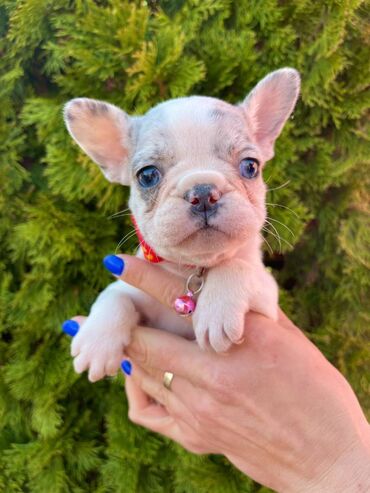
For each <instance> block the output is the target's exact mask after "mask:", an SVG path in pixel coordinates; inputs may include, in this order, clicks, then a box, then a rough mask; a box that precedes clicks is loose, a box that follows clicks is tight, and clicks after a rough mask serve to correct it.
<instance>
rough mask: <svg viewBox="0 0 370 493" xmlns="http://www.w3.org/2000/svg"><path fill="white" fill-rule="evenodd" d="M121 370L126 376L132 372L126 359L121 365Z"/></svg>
mask: <svg viewBox="0 0 370 493" xmlns="http://www.w3.org/2000/svg"><path fill="white" fill-rule="evenodd" d="M121 368H122V370H123V371H124V372H125V373H126V375H131V372H132V364H131V363H130V362H129V360H128V359H124V360H123V361H122V363H121Z"/></svg>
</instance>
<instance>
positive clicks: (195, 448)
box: [182, 440, 206, 455]
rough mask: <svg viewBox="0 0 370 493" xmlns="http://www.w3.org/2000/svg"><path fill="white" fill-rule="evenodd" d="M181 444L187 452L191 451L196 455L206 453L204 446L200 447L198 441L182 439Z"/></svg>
mask: <svg viewBox="0 0 370 493" xmlns="http://www.w3.org/2000/svg"><path fill="white" fill-rule="evenodd" d="M182 446H183V447H184V449H186V450H187V451H188V452H191V453H193V454H196V455H202V454H205V453H206V451H205V449H204V447H202V446H201V445H199V444H198V443H195V442H193V441H192V440H185V441H183V443H182Z"/></svg>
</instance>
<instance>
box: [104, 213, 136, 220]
mask: <svg viewBox="0 0 370 493" xmlns="http://www.w3.org/2000/svg"><path fill="white" fill-rule="evenodd" d="M127 216H132V214H131V212H128V213H127V214H123V213H122V214H115V215H113V216H108V218H107V219H118V218H120V217H127Z"/></svg>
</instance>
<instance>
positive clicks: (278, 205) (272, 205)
mask: <svg viewBox="0 0 370 493" xmlns="http://www.w3.org/2000/svg"><path fill="white" fill-rule="evenodd" d="M266 205H269V206H271V207H282V208H283V209H287V210H288V211H290V212H291V213H292V214H294V215H295V217H296V218H297V219H300V217H299V216H298V214H297V213H296V212H295V211H293V209H291V208H290V207H287V206H286V205H281V204H273V203H272V202H266Z"/></svg>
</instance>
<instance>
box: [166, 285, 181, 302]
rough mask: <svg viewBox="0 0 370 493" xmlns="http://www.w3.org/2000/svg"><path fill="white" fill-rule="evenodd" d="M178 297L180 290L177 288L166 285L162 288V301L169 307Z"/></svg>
mask: <svg viewBox="0 0 370 493" xmlns="http://www.w3.org/2000/svg"><path fill="white" fill-rule="evenodd" d="M180 295H181V290H179V287H178V286H176V285H175V284H172V283H168V284H165V286H164V287H163V299H164V301H165V303H166V304H167V305H168V306H169V307H173V304H174V302H175V300H176V298H178V297H179V296H180Z"/></svg>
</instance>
